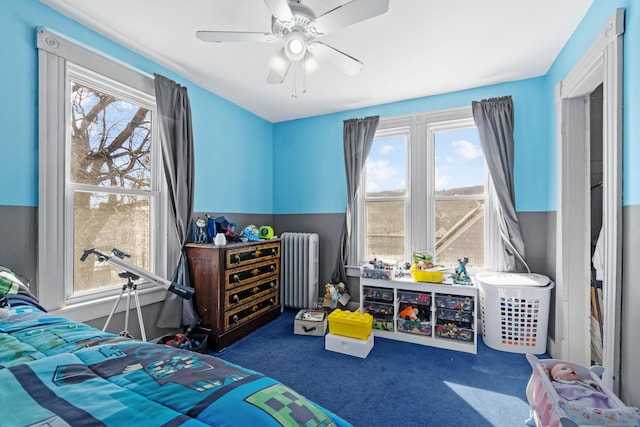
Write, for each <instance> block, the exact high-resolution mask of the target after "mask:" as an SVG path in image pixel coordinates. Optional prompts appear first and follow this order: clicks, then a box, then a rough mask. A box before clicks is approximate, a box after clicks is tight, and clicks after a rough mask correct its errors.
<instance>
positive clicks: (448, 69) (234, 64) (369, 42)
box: [40, 0, 592, 122]
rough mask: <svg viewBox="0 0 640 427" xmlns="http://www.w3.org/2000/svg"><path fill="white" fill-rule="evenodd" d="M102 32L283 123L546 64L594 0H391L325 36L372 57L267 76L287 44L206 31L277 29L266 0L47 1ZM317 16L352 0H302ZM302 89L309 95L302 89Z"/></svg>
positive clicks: (530, 73) (540, 69) (503, 77)
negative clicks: (279, 79) (221, 39)
mask: <svg viewBox="0 0 640 427" xmlns="http://www.w3.org/2000/svg"><path fill="white" fill-rule="evenodd" d="M40 1H41V2H42V3H45V4H47V5H49V6H51V7H52V8H54V9H56V10H58V11H60V12H61V13H63V14H65V15H67V16H69V17H71V18H73V19H75V20H77V21H79V22H80V23H82V24H84V25H86V26H87V27H89V28H92V29H94V30H95V31H97V32H98V33H100V34H103V35H104V36H106V37H108V38H110V39H112V40H114V41H116V42H118V43H120V44H122V45H124V46H126V47H128V48H130V49H131V50H133V51H136V52H138V53H140V54H142V55H144V56H146V57H147V58H149V59H151V60H153V61H155V62H157V63H159V64H161V65H164V66H165V67H167V68H169V69H171V70H173V71H175V72H176V73H179V74H180V75H182V76H184V77H186V78H187V79H189V80H190V81H192V82H193V83H196V84H198V85H200V86H202V87H203V88H206V89H208V90H210V91H211V92H214V93H216V94H217V95H220V96H222V97H223V98H226V99H228V100H229V101H231V102H233V103H235V104H237V105H239V106H241V107H243V108H245V109H247V110H248V111H251V112H252V113H254V114H256V115H258V116H260V117H263V118H264V119H266V120H268V121H271V122H279V121H284V120H291V119H296V118H303V117H309V116H314V115H318V114H325V113H331V112H336V111H343V110H349V109H354V108H361V107H367V106H371V105H377V104H383V103H388V102H393V101H399V100H405V99H411V98H418V97H423V96H429V95H435V94H441V93H447V92H452V91H457V90H462V89H468V88H473V87H478V86H484V85H489V84H494V83H501V82H506V81H513V80H520V79H525V78H530V77H536V76H540V75H544V74H545V73H546V72H547V71H548V69H549V67H550V66H551V64H552V63H553V60H554V59H555V58H556V56H557V55H558V53H559V52H560V50H561V49H562V47H563V46H564V44H565V43H566V41H567V40H568V39H569V37H570V36H571V34H572V33H573V31H574V30H575V28H576V27H577V25H578V23H579V22H580V20H581V19H582V18H583V17H584V15H585V13H586V11H587V9H588V8H589V6H590V5H591V3H592V0H390V2H389V11H388V12H387V13H386V14H384V15H380V16H377V17H375V18H371V19H369V20H367V21H363V22H360V23H358V24H354V25H352V26H349V27H346V28H343V29H340V30H338V31H336V32H334V33H331V34H328V35H326V36H324V37H322V38H321V39H320V40H321V41H322V42H323V43H325V44H328V45H330V46H332V47H334V48H336V49H338V50H340V51H342V52H345V53H347V54H349V55H351V56H353V57H355V58H357V59H359V60H360V61H362V62H363V63H364V67H363V69H362V71H361V72H360V73H359V74H357V75H355V76H347V75H345V74H343V73H341V72H340V71H338V70H337V69H335V68H333V67H331V66H329V65H327V64H320V67H319V68H318V69H317V70H316V72H315V73H314V74H312V75H307V77H306V93H302V87H303V84H302V79H301V78H299V79H297V88H296V87H294V81H296V79H294V78H293V77H295V76H294V73H293V68H292V71H290V73H289V75H288V76H287V79H286V80H285V81H284V83H283V84H281V85H270V84H267V83H266V82H265V80H266V77H267V74H268V71H269V67H268V65H267V64H268V60H269V58H270V57H271V56H272V55H273V54H274V53H275V52H276V51H278V49H280V48H281V44H280V43H279V42H275V43H258V42H243V43H206V42H203V41H201V40H199V39H197V38H196V37H195V32H196V30H225V31H263V32H270V30H271V13H270V11H269V9H268V8H267V6H266V5H265V3H264V1H263V0H186V1H184V0H182V1H180V0H102V1H100V0H40ZM302 3H303V4H305V5H307V6H309V7H311V8H312V9H313V11H314V12H315V14H316V16H319V15H322V14H323V13H325V12H327V11H329V10H332V9H333V8H335V7H337V6H340V5H342V4H344V3H347V0H302ZM294 93H296V94H297V97H293V96H292V95H293V94H294Z"/></svg>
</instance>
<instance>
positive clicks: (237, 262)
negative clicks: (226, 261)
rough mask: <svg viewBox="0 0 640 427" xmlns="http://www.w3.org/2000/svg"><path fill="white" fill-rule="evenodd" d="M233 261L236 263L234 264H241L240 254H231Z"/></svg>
mask: <svg viewBox="0 0 640 427" xmlns="http://www.w3.org/2000/svg"><path fill="white" fill-rule="evenodd" d="M231 262H232V263H234V264H239V263H240V255H238V254H233V255H232V256H231Z"/></svg>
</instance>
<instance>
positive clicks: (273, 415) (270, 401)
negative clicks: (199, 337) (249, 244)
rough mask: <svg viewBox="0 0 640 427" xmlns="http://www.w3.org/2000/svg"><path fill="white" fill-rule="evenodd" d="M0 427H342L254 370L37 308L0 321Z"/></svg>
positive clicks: (15, 312) (12, 312)
mask: <svg viewBox="0 0 640 427" xmlns="http://www.w3.org/2000/svg"><path fill="white" fill-rule="evenodd" d="M0 414H1V415H0V425H2V426H45V425H46V426H125V425H126V426H145V427H147V426H178V425H183V426H205V425H214V426H233V425H238V426H249V425H251V426H270V425H274V426H348V425H349V424H348V423H347V422H346V421H344V420H343V419H341V418H340V417H338V416H336V415H334V414H332V413H331V412H329V411H327V410H325V409H323V408H322V407H320V406H318V405H317V404H315V403H313V402H311V401H309V400H307V399H306V398H304V397H303V396H301V395H299V394H298V393H296V392H295V391H293V390H292V389H290V388H288V387H287V386H285V385H283V384H281V383H279V382H278V381H276V380H274V379H272V378H269V377H266V376H264V375H262V374H260V373H258V372H255V371H252V370H249V369H245V368H242V367H239V366H236V365H233V364H231V363H228V362H225V361H223V360H221V359H219V358H216V357H214V356H211V355H203V354H199V353H194V352H190V351H187V350H180V349H175V348H172V347H169V346H165V345H161V344H151V343H146V342H141V341H135V340H129V339H125V338H122V337H119V336H117V335H113V334H109V333H105V332H102V331H100V330H97V329H95V328H92V327H90V326H87V325H85V324H82V323H77V322H72V321H70V320H67V319H65V318H62V317H58V316H53V315H50V314H47V313H44V312H42V311H40V310H38V309H36V308H32V307H28V306H22V307H17V308H12V309H11V310H10V312H9V316H7V317H3V318H0Z"/></svg>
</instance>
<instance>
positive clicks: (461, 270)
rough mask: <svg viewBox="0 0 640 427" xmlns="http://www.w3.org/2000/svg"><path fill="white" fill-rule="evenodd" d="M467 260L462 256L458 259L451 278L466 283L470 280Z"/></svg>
mask: <svg viewBox="0 0 640 427" xmlns="http://www.w3.org/2000/svg"><path fill="white" fill-rule="evenodd" d="M468 262H469V258H467V257H464V258H462V259H458V267H457V268H456V274H455V276H453V280H454V282H456V283H461V284H464V285H466V284H468V283H470V282H471V278H470V277H469V274H468V273H467V263H468Z"/></svg>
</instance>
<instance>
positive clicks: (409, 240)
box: [350, 107, 500, 273]
mask: <svg viewBox="0 0 640 427" xmlns="http://www.w3.org/2000/svg"><path fill="white" fill-rule="evenodd" d="M471 127H476V125H475V122H474V120H473V114H472V111H471V107H463V108H455V109H450V110H441V111H435V112H428V113H420V114H414V115H410V116H402V117H392V118H386V119H380V123H379V124H378V129H377V131H376V138H381V137H386V136H393V135H398V134H406V135H407V158H408V162H407V203H406V207H405V215H406V217H405V226H406V230H405V253H406V254H411V253H412V252H414V251H417V250H427V251H431V252H432V253H435V227H434V226H432V224H430V223H426V222H425V218H426V215H425V212H434V210H435V174H434V173H433V168H432V167H426V166H425V165H434V162H435V159H434V156H435V149H434V147H435V135H436V133H437V132H442V131H451V130H456V129H468V128H471ZM485 169H486V168H485ZM414 171H416V173H413V172H414ZM362 173H363V176H362V179H361V183H364V177H365V175H364V174H365V170H363V171H362ZM420 189H424V191H421V190H420ZM485 191H486V199H485V230H484V232H485V239H484V253H485V264H484V270H495V269H496V268H497V266H498V265H499V264H498V262H499V260H498V257H499V256H500V252H499V242H500V236H499V234H498V227H497V218H496V210H495V203H496V198H495V191H494V188H493V185H492V183H491V179H490V178H489V174H488V171H487V172H486V178H485ZM364 192H365V189H364V185H361V186H360V188H359V191H358V194H357V198H358V199H357V202H356V208H355V211H356V213H355V215H357V216H356V218H357V233H356V242H355V244H356V245H357V248H358V251H357V252H358V265H362V264H363V263H365V262H367V261H368V260H366V259H364V258H365V244H366V233H365V224H366V222H365V221H366V218H365V207H364V203H365V197H364ZM405 261H409V260H405ZM350 264H351V263H350ZM477 271H479V270H478V269H476V270H472V271H470V273H474V272H477Z"/></svg>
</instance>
